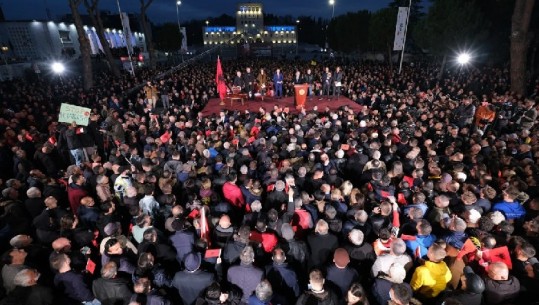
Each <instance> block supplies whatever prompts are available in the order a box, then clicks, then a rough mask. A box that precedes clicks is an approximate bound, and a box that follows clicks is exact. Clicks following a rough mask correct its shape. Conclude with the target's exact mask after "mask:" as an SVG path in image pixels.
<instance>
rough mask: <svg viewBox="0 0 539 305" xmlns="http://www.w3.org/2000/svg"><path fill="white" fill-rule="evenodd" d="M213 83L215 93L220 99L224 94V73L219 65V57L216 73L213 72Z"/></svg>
mask: <svg viewBox="0 0 539 305" xmlns="http://www.w3.org/2000/svg"><path fill="white" fill-rule="evenodd" d="M215 84H216V85H217V93H219V98H221V101H222V100H223V99H224V98H225V96H226V84H225V75H224V74H223V68H222V67H221V59H220V58H219V57H217V73H216V74H215Z"/></svg>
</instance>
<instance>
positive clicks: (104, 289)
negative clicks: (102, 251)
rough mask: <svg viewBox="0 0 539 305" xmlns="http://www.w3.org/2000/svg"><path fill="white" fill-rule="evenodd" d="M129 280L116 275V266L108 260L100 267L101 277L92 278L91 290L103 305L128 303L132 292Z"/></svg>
mask: <svg viewBox="0 0 539 305" xmlns="http://www.w3.org/2000/svg"><path fill="white" fill-rule="evenodd" d="M128 285H129V280H128V279H126V278H123V277H119V276H118V266H117V265H116V263H115V262H108V263H107V264H105V266H103V268H102V269H101V278H98V279H96V280H94V282H93V284H92V291H93V293H94V295H95V297H96V299H98V300H99V301H101V303H102V304H103V305H119V304H124V305H127V304H129V299H130V298H131V295H132V292H131V290H130V289H129V286H128Z"/></svg>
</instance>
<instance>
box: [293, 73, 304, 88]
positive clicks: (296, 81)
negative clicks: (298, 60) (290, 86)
mask: <svg viewBox="0 0 539 305" xmlns="http://www.w3.org/2000/svg"><path fill="white" fill-rule="evenodd" d="M304 83H305V81H304V80H303V77H301V72H299V71H296V74H295V75H294V85H301V84H304Z"/></svg>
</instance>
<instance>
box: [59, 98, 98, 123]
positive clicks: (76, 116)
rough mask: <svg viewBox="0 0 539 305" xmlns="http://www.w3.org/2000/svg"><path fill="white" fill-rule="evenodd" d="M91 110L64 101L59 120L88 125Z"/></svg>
mask: <svg viewBox="0 0 539 305" xmlns="http://www.w3.org/2000/svg"><path fill="white" fill-rule="evenodd" d="M90 111H91V109H90V108H86V107H80V106H75V105H71V104H66V103H62V105H61V106H60V115H59V116H58V122H61V123H69V124H71V123H73V122H75V123H77V125H81V126H88V119H89V118H90Z"/></svg>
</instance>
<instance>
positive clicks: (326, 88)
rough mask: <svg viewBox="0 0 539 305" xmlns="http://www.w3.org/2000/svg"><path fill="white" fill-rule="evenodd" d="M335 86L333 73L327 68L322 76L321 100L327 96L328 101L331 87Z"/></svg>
mask: <svg viewBox="0 0 539 305" xmlns="http://www.w3.org/2000/svg"><path fill="white" fill-rule="evenodd" d="M332 86H333V77H332V76H331V71H329V67H326V69H325V71H324V73H323V74H322V96H321V97H320V98H319V100H321V99H322V98H323V97H324V96H327V98H328V100H329V99H330V98H329V93H330V91H331V87H332Z"/></svg>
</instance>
